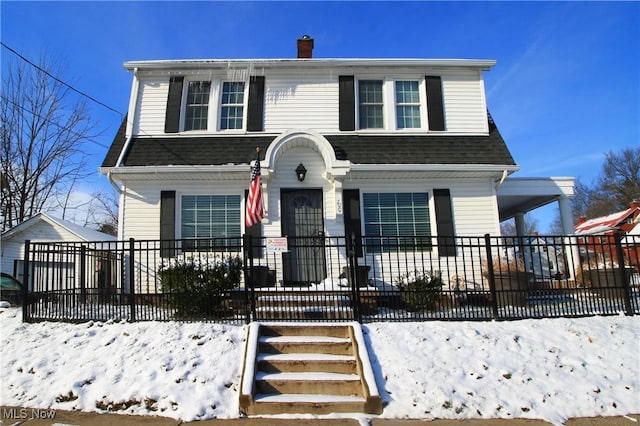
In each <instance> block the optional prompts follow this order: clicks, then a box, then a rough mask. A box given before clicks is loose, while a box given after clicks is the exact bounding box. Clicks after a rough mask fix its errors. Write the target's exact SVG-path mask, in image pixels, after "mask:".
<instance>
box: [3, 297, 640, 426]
mask: <svg viewBox="0 0 640 426" xmlns="http://www.w3.org/2000/svg"><path fill="white" fill-rule="evenodd" d="M0 330H1V339H2V343H1V344H0V360H1V364H2V367H1V368H2V369H1V373H0V382H1V385H0V386H1V388H0V405H5V406H6V405H17V406H24V407H31V408H53V409H60V410H82V411H104V410H113V411H118V412H121V413H129V414H146V415H161V416H167V417H173V418H179V419H183V420H187V421H190V420H196V419H207V418H213V417H218V418H234V417H239V413H238V393H239V387H240V374H241V362H242V356H243V351H244V343H245V335H246V327H243V326H233V325H220V324H209V323H174V322H139V323H126V322H89V323H84V324H66V323H37V324H23V323H22V322H21V311H20V310H19V309H16V308H2V309H0ZM363 331H364V334H365V339H366V340H367V343H368V345H369V348H370V357H371V358H372V359H371V361H372V364H373V368H374V373H375V375H376V379H377V381H378V386H379V388H380V392H381V394H382V397H383V400H384V403H385V408H384V413H383V414H382V415H381V416H380V417H385V418H426V419H430V418H449V419H465V418H513V417H526V418H540V419H546V420H548V421H551V422H553V423H556V424H561V423H563V421H564V420H565V419H567V418H569V417H577V416H598V415H606V416H609V415H624V414H631V413H640V397H639V395H640V318H639V317H625V316H613V317H592V318H580V319H547V320H522V321H513V322H436V321H434V322H421V323H416V322H412V323H382V322H379V323H372V324H366V325H364V326H363Z"/></svg>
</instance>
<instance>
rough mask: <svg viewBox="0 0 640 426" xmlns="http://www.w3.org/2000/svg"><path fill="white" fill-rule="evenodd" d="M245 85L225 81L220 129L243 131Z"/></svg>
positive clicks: (221, 103)
mask: <svg viewBox="0 0 640 426" xmlns="http://www.w3.org/2000/svg"><path fill="white" fill-rule="evenodd" d="M243 115H244V83H243V82H230V81H225V82H224V83H223V84H222V97H221V102H220V129H221V130H228V129H242V117H243Z"/></svg>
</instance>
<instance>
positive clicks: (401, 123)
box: [395, 81, 420, 129]
mask: <svg viewBox="0 0 640 426" xmlns="http://www.w3.org/2000/svg"><path fill="white" fill-rule="evenodd" d="M395 91H396V127H397V128H398V129H419V128H420V91H419V84H418V82H417V81H396V90H395Z"/></svg>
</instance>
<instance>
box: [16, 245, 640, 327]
mask: <svg viewBox="0 0 640 426" xmlns="http://www.w3.org/2000/svg"><path fill="white" fill-rule="evenodd" d="M429 240H430V239H425V238H417V237H410V238H407V237H399V236H393V237H376V238H368V237H363V238H362V239H361V240H358V241H356V240H355V237H353V236H352V237H351V238H346V237H344V236H335V237H334V236H315V237H310V238H307V237H304V238H295V239H292V238H284V239H283V238H275V239H274V238H252V237H249V236H245V237H244V238H242V239H239V238H212V239H203V240H175V241H174V240H171V241H159V240H134V239H130V240H126V241H109V242H78V243H35V242H29V241H27V242H26V251H25V262H24V281H25V282H26V283H28V285H25V286H24V294H23V313H24V315H23V318H24V320H25V321H40V320H63V321H88V320H127V321H144V320H183V321H215V322H230V323H245V322H249V321H253V320H283V321H291V320H293V321H298V320H321V321H343V320H356V321H360V322H373V321H422V320H488V319H519V318H545V317H572V316H588V315H614V314H619V313H621V312H622V313H625V314H627V315H632V314H635V313H638V312H639V311H640V291H639V290H640V274H638V272H639V271H638V258H639V257H640V256H639V254H640V238H639V237H635V236H625V237H624V238H622V236H620V235H617V236H614V237H612V238H591V237H590V238H585V237H576V236H546V237H542V236H532V237H518V238H504V237H491V236H489V235H485V236H476V237H455V238H446V239H442V238H441V239H440V240H439V241H436V240H435V238H434V239H433V241H429ZM443 241H446V244H449V246H447V247H443V244H445V243H444V242H443ZM356 247H357V249H355V248H356Z"/></svg>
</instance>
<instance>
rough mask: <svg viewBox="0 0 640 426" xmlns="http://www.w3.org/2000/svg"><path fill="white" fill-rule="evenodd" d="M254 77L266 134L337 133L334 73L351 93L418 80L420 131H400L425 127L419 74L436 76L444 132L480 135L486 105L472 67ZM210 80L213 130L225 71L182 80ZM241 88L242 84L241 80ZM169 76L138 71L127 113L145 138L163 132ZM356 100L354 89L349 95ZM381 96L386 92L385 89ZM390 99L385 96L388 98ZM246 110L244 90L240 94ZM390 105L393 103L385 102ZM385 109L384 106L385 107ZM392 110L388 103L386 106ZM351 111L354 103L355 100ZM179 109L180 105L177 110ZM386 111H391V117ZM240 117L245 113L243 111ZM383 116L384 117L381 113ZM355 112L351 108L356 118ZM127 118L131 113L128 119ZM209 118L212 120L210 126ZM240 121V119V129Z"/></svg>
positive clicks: (388, 126)
mask: <svg viewBox="0 0 640 426" xmlns="http://www.w3.org/2000/svg"><path fill="white" fill-rule="evenodd" d="M255 74H256V75H264V77H265V97H264V98H265V105H264V131H265V132H267V133H279V132H283V131H286V130H289V129H292V128H307V129H312V130H315V131H317V132H338V131H339V123H338V102H339V96H338V95H339V93H338V76H339V75H343V74H344V75H355V76H356V88H355V90H356V92H357V90H358V87H357V84H358V81H359V80H380V79H382V80H383V81H384V82H385V84H386V83H387V82H389V83H391V82H395V81H409V80H418V81H420V88H419V94H420V97H421V103H420V105H421V107H423V106H424V107H425V108H424V111H420V114H421V123H420V124H421V128H420V129H401V130H402V131H407V130H409V131H425V132H426V128H427V125H428V123H427V121H426V114H427V112H426V101H425V100H424V99H425V98H426V94H425V88H424V84H423V83H424V76H425V75H427V74H429V75H440V76H441V78H442V89H443V102H444V108H445V119H446V129H447V130H446V133H455V134H486V133H487V132H488V125H487V108H486V100H485V93H484V83H483V80H482V74H481V72H480V71H473V70H445V71H443V72H438V71H437V70H432V71H426V70H423V69H416V70H411V71H410V72H408V71H406V70H405V71H403V72H397V70H396V69H392V68H384V67H379V68H378V67H376V68H371V69H366V70H364V69H363V70H358V69H357V68H356V69H348V70H344V69H339V68H338V69H335V70H332V71H331V72H327V70H324V69H322V70H314V69H309V70H305V74H304V76H301V74H299V73H293V72H291V71H285V70H268V69H267V70H262V71H261V72H260V73H258V72H256V73H255ZM205 75H206V78H207V79H209V80H208V81H211V82H212V87H211V98H210V101H209V117H208V119H209V121H210V122H209V125H208V127H209V130H208V131H207V132H208V133H211V134H214V133H216V132H218V131H220V130H219V126H220V104H219V103H220V93H219V91H220V86H221V83H222V82H223V81H226V79H227V78H228V75H227V74H223V73H221V72H220V71H215V72H210V71H206V72H205V71H202V72H200V73H198V75H193V76H189V75H187V76H186V77H185V85H187V84H188V81H190V80H191V81H195V80H204V79H205ZM245 86H248V85H247V84H245ZM168 89H169V79H168V77H167V76H166V75H164V76H160V75H143V76H141V77H140V82H139V86H138V90H137V93H134V95H135V96H136V97H137V99H136V102H135V103H134V105H135V110H134V111H131V112H130V115H132V116H133V134H134V135H141V136H148V135H158V134H163V133H164V124H165V114H166V107H167V95H168ZM355 96H356V101H357V93H356V94H355ZM385 96H389V94H388V93H387V92H385ZM389 100H390V101H392V100H391V99H389ZM244 101H245V105H244V107H245V109H246V93H245V99H244ZM389 103H390V105H393V102H389ZM385 108H387V106H386V105H385ZM392 108H393V106H392ZM356 109H358V105H357V104H356ZM183 110H184V108H183ZM391 111H393V110H388V109H385V110H384V114H385V118H388V119H389V120H387V121H388V123H387V122H385V131H396V129H397V127H398V126H396V125H395V121H396V118H395V111H393V112H391ZM390 114H393V115H392V116H391V115H390ZM244 115H245V116H246V112H244ZM387 115H390V116H389V117H387ZM357 116H358V114H357V111H356V118H357ZM130 118H131V117H130ZM245 119H246V117H243V120H245ZM211 120H216V124H215V126H214V125H213V122H212V121H211ZM244 125H245V123H243V127H244Z"/></svg>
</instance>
